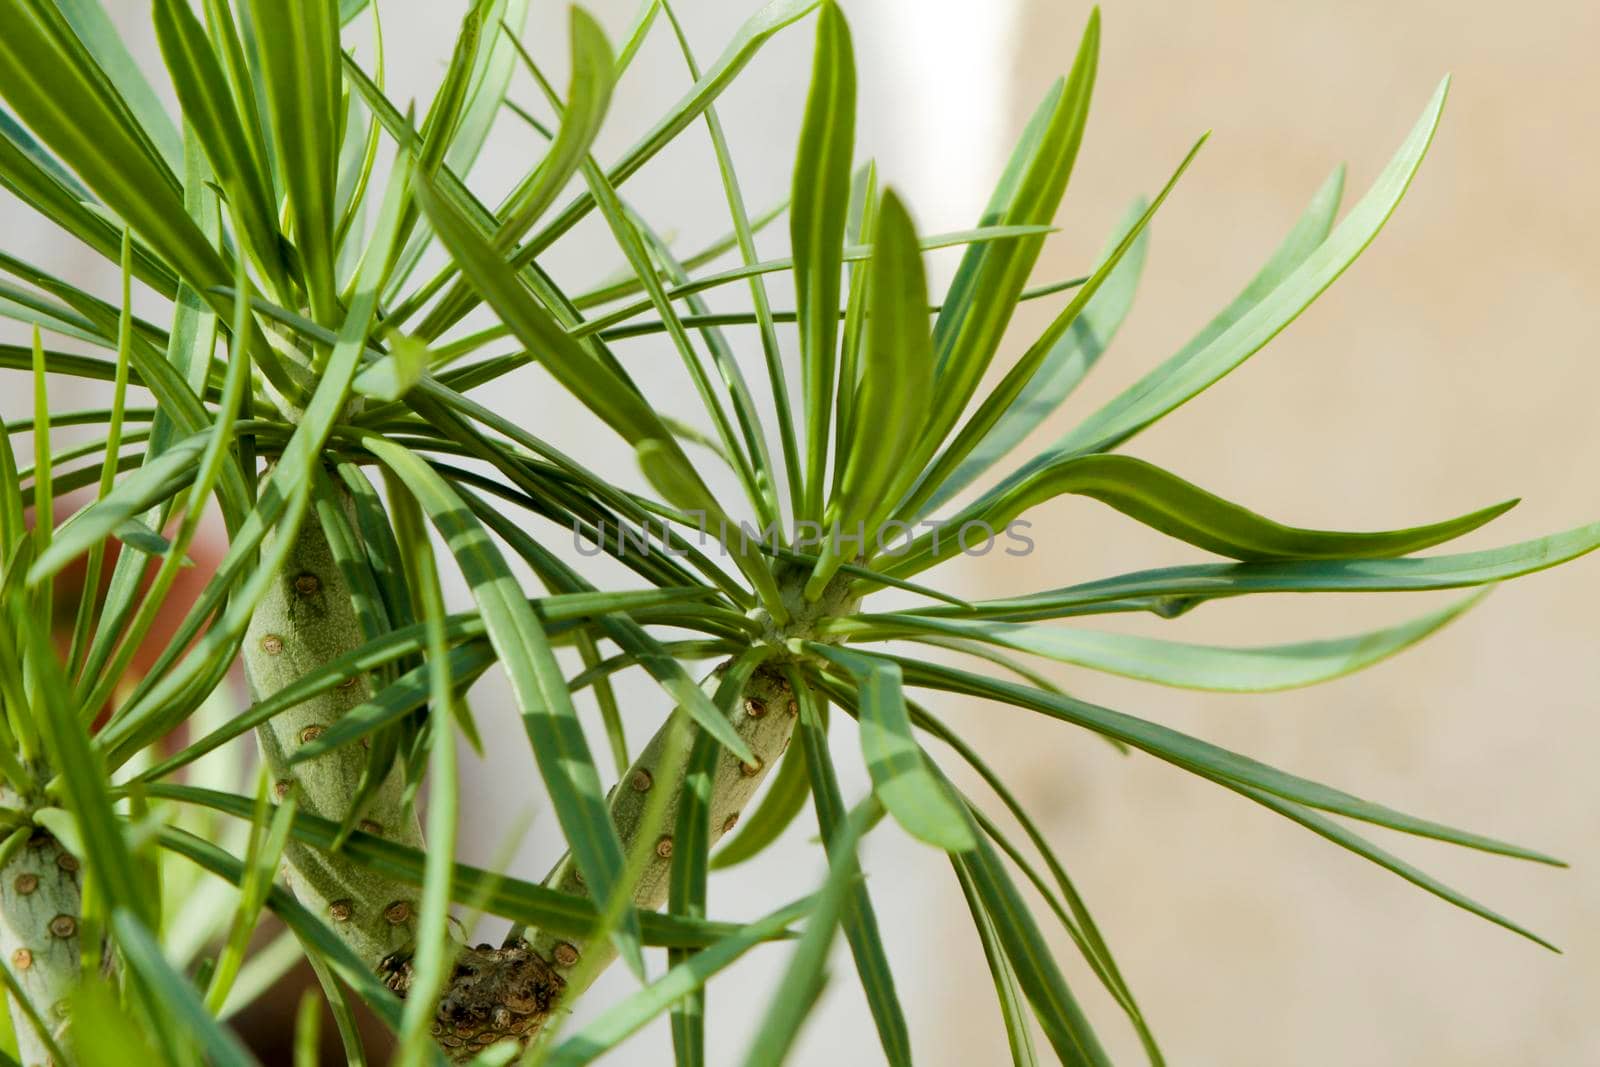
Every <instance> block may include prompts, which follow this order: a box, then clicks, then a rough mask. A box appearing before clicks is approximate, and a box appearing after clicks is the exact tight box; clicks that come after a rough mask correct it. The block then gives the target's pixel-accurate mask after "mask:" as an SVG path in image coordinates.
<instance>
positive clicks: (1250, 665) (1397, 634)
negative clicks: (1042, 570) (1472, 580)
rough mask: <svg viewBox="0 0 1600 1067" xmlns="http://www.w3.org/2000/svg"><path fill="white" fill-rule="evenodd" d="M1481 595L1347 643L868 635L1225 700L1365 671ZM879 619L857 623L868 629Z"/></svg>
mask: <svg viewBox="0 0 1600 1067" xmlns="http://www.w3.org/2000/svg"><path fill="white" fill-rule="evenodd" d="M1486 594H1487V591H1485V592H1484V593H1477V594H1474V595H1473V596H1470V597H1467V598H1466V599H1464V600H1461V601H1458V602H1456V603H1454V604H1451V605H1450V606H1448V607H1446V608H1443V609H1441V610H1439V611H1433V612H1429V613H1428V614H1426V615H1422V616H1419V617H1418V618H1415V619H1411V620H1409V621H1407V622H1404V623H1401V624H1399V625H1397V626H1386V627H1383V628H1381V629H1376V630H1368V631H1366V632H1364V633H1358V634H1351V635H1349V636H1347V637H1333V638H1324V639H1321V640H1316V641H1297V642H1293V643H1291V644H1282V645H1263V646H1259V647H1255V648H1239V647H1224V646H1218V645H1195V644H1187V643H1185V642H1182V641H1166V640H1162V639H1161V638H1155V637H1141V636H1138V635H1134V634H1120V633H1108V632H1104V631H1098V630H1079V629H1069V628H1067V627H1059V626H1040V625H1036V624H1030V623H1007V622H989V621H983V620H970V621H969V620H958V619H926V620H917V621H915V622H906V623H905V624H904V625H902V620H903V619H907V618H909V617H906V616H902V617H899V618H895V619H893V620H891V621H889V622H888V628H887V629H875V630H872V631H871V633H872V637H873V638H875V639H880V640H881V639H887V638H889V637H891V636H911V637H913V638H914V637H916V636H917V635H918V634H919V632H920V633H930V632H931V633H935V634H949V635H953V636H958V637H970V638H974V639H976V640H979V641H984V642H988V643H990V644H996V645H1001V646H1003V647H1005V648H1011V649H1015V650H1016V651H1018V652H1028V653H1032V654H1033V655H1036V656H1044V657H1045V658H1047V659H1053V660H1057V661H1059V662H1062V663H1071V664H1074V665H1076V666H1080V667H1089V668H1092V669H1094V670H1098V671H1107V672H1109V673H1111V674H1120V675H1123V676H1124V677H1127V678H1138V679H1140V680H1141V681H1146V682H1155V683H1157V684H1160V685H1170V686H1177V687H1179V688H1183V689H1210V690H1216V691H1220V692H1228V693H1264V692H1271V691H1274V690H1279V689H1294V688H1298V687H1300V686H1307V685H1316V684H1317V683H1319V682H1325V681H1329V680H1331V679H1333V678H1338V677H1341V676H1343V675H1346V674H1353V673H1355V672H1356V671H1359V670H1364V669H1365V668H1367V667H1370V666H1372V665H1373V664H1375V663H1378V662H1380V661H1382V660H1385V659H1388V658H1389V657H1390V656H1393V655H1395V654H1397V653H1399V652H1401V651H1403V650H1404V649H1407V648H1409V647H1411V646H1412V645H1414V644H1416V643H1417V642H1418V641H1421V640H1422V639H1423V638H1425V637H1427V636H1428V635H1429V634H1431V633H1434V632H1435V631H1437V630H1438V629H1439V628H1440V627H1442V626H1444V625H1445V624H1446V623H1448V622H1450V621H1452V620H1453V619H1455V618H1456V617H1457V616H1458V615H1460V614H1462V613H1463V612H1465V611H1466V610H1467V609H1468V608H1470V607H1472V606H1473V605H1475V604H1476V603H1477V602H1478V601H1480V600H1482V599H1483V597H1484V596H1485V595H1486ZM877 618H879V617H874V616H862V617H861V618H860V621H861V622H862V623H863V624H864V625H866V626H867V627H869V628H872V627H873V626H874V624H875V621H876V619H877Z"/></svg>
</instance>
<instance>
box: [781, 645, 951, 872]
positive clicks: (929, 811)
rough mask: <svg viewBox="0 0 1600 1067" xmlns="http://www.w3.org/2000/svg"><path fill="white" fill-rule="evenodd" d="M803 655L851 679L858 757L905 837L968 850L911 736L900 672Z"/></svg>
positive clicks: (826, 652) (870, 662) (844, 658)
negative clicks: (856, 701)
mask: <svg viewBox="0 0 1600 1067" xmlns="http://www.w3.org/2000/svg"><path fill="white" fill-rule="evenodd" d="M806 649H807V651H810V652H813V653H815V654H816V655H819V656H822V657H823V658H824V659H827V660H829V661H830V662H832V663H835V664H837V665H839V666H840V667H843V668H844V669H845V670H847V671H849V672H850V673H851V675H852V676H854V677H855V679H856V682H857V684H858V686H859V695H860V702H861V704H860V706H861V723H860V728H861V753H862V755H863V756H865V757H866V761H867V772H868V773H869V774H870V775H871V776H872V786H873V791H874V792H875V793H876V794H877V795H878V796H879V797H880V798H881V799H882V800H883V806H884V807H885V808H887V809H888V810H889V814H891V815H893V816H894V817H895V821H896V822H898V823H899V824H900V825H901V826H902V827H904V828H905V831H906V833H908V834H910V835H911V836H912V837H916V838H919V839H921V840H923V841H926V842H927V843H928V844H930V845H934V846H935V847H937V848H942V849H944V850H945V851H947V852H964V851H966V850H968V849H970V848H972V847H973V844H974V841H973V837H972V834H971V832H970V831H969V830H968V829H967V820H966V817H965V815H964V814H963V813H962V811H961V808H960V806H959V805H958V804H957V803H956V801H955V800H954V799H953V798H952V797H951V796H950V794H949V793H948V792H947V791H946V790H945V789H944V788H943V787H942V786H941V785H940V784H939V781H938V778H937V777H936V776H935V775H934V774H933V772H932V771H931V770H930V769H929V766H928V757H927V756H926V755H924V754H923V751H922V748H921V746H919V745H918V744H917V741H916V738H914V737H913V736H912V735H911V719H910V717H909V716H908V715H907V713H906V704H905V696H904V694H903V693H902V692H901V688H900V668H899V666H898V665H897V664H894V663H891V662H888V661H887V660H882V659H878V658H877V657H875V656H869V655H862V654H859V653H856V652H849V651H846V650H844V649H841V648H835V647H833V646H831V645H824V644H818V643H809V644H807V646H806Z"/></svg>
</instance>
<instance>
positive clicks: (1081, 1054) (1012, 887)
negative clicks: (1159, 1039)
mask: <svg viewBox="0 0 1600 1067" xmlns="http://www.w3.org/2000/svg"><path fill="white" fill-rule="evenodd" d="M950 862H951V863H952V864H953V865H954V866H955V867H956V868H957V869H958V871H960V872H961V874H962V875H964V876H965V877H964V878H963V879H962V880H963V882H964V884H970V885H971V887H972V891H973V892H974V894H976V896H977V897H978V899H979V900H980V901H981V902H982V903H983V908H984V911H985V913H986V914H987V915H988V917H989V920H990V921H991V922H992V923H993V924H994V932H995V937H996V940H997V941H998V942H999V943H1000V946H1001V947H1002V949H1003V950H1004V951H1005V954H1006V958H1007V959H1008V960H1009V961H1010V963H1011V966H1012V967H1013V968H1014V969H1015V971H1016V975H1017V980H1018V983H1019V984H1020V985H1021V986H1022V990H1023V993H1024V995H1026V996H1027V998H1028V1003H1029V1004H1031V1005H1032V1006H1033V1013H1034V1016H1035V1018H1037V1019H1038V1020H1039V1026H1040V1027H1041V1028H1042V1029H1043V1030H1044V1035H1045V1037H1046V1038H1047V1039H1048V1040H1049V1042H1050V1046H1051V1047H1052V1048H1053V1049H1055V1051H1056V1055H1057V1056H1059V1057H1061V1062H1062V1063H1063V1064H1065V1065H1068V1067H1075V1065H1081V1067H1091V1065H1092V1067H1110V1062H1111V1061H1110V1060H1109V1059H1108V1058H1107V1056H1106V1054H1105V1050H1104V1049H1102V1048H1101V1047H1100V1042H1099V1039H1098V1038H1096V1037H1095V1034H1094V1029H1093V1028H1092V1027H1091V1026H1090V1025H1089V1020H1088V1019H1087V1018H1086V1017H1085V1016H1084V1014H1083V1009H1082V1008H1080V1007H1079V1006H1078V1002H1077V999H1076V998H1075V997H1074V996H1073V995H1072V991H1071V990H1070V989H1069V988H1068V986H1067V982H1066V979H1065V978H1064V977H1063V976H1062V974H1061V970H1060V968H1059V967H1057V966H1056V962H1055V960H1054V959H1053V958H1052V957H1051V955H1050V947H1049V945H1048V944H1046V943H1045V940H1044V935H1043V934H1042V933H1040V931H1039V926H1038V924H1037V923H1036V922H1034V919H1033V915H1032V913H1031V912H1030V911H1029V910H1028V905H1027V902H1026V901H1025V900H1023V898H1022V894H1021V893H1019V892H1018V891H1017V887H1016V884H1015V883H1014V882H1012V880H1011V877H1010V876H1009V875H1008V874H1006V872H1005V868H1004V866H1003V865H1002V864H1001V862H1000V857H999V856H997V855H995V852H994V849H992V848H991V847H990V846H989V843H988V842H987V841H982V840H979V841H978V843H977V848H975V849H973V850H972V851H970V852H964V853H961V854H958V855H953V856H951V857H950Z"/></svg>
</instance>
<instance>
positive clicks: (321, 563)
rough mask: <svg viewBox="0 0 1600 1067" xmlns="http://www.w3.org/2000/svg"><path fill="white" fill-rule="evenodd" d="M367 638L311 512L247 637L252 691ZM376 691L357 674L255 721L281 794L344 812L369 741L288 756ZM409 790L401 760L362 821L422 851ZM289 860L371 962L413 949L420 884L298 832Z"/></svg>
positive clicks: (304, 898)
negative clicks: (293, 759) (312, 842)
mask: <svg viewBox="0 0 1600 1067" xmlns="http://www.w3.org/2000/svg"><path fill="white" fill-rule="evenodd" d="M339 493H340V498H341V499H340V503H341V504H342V505H343V506H344V507H345V509H346V511H347V512H348V511H350V500H349V498H348V497H347V496H345V495H344V493H343V489H342V487H341V489H340V490H339ZM351 525H352V527H353V526H354V522H353V521H352V523H351ZM363 641H364V635H363V634H362V632H361V626H360V624H359V622H358V620H357V617H356V612H355V608H354V606H353V603H352V593H351V589H350V586H349V584H348V582H347V581H346V579H345V577H344V575H343V574H342V573H341V572H340V570H339V567H338V565H337V563H336V562H335V560H334V555H333V552H332V551H331V549H330V548H329V546H328V539H327V537H326V535H325V534H324V532H323V530H322V527H321V525H320V524H319V523H318V522H317V521H316V519H315V518H308V519H307V521H306V522H305V523H304V524H302V527H301V529H300V531H299V534H298V536H297V537H296V539H295V543H294V547H293V549H292V550H291V551H290V553H289V556H288V558H287V559H286V560H285V562H284V567H283V570H282V571H281V572H280V573H279V575H278V576H277V578H276V579H275V580H274V581H273V583H272V587H271V589H270V590H269V591H268V593H267V595H266V596H265V598H263V600H262V601H261V603H260V605H259V606H257V608H256V611H255V614H254V616H253V617H252V618H251V620H250V627H249V630H248V631H247V633H246V636H245V646H244V662H245V671H246V674H247V675H248V677H249V679H250V687H251V689H252V690H253V692H254V695H255V699H257V700H263V699H266V698H267V697H270V696H272V695H273V694H274V693H277V692H278V691H280V690H281V689H283V688H284V687H285V686H288V685H289V684H291V683H292V682H295V681H297V680H298V679H299V678H301V677H302V676H303V675H305V674H306V673H308V672H310V671H312V670H315V669H316V668H318V667H321V666H322V665H324V664H326V663H328V662H329V661H330V660H333V659H335V658H337V657H338V656H340V655H342V654H344V653H346V652H349V651H351V650H352V649H355V648H358V647H359V646H360V645H361V644H362V643H363ZM372 692H373V690H372V685H371V683H370V682H369V680H368V679H367V678H366V677H364V676H363V677H360V678H356V679H353V680H352V682H351V683H350V684H347V685H346V686H344V687H343V688H336V689H333V690H330V691H329V692H328V693H326V694H324V695H322V696H319V697H314V698H312V699H310V700H307V701H304V702H303V703H300V704H297V705H295V706H294V707H293V708H291V709H289V710H288V711H286V712H284V713H282V714H280V715H278V716H275V717H274V718H272V719H271V720H269V721H268V722H267V723H266V724H264V725H262V726H261V727H259V728H257V730H256V740H257V743H258V744H259V745H260V748H261V755H262V758H263V760H264V761H265V763H266V765H267V769H268V772H269V773H270V774H271V775H272V780H273V786H272V788H273V792H274V794H275V796H277V797H278V798H280V799H281V798H282V797H285V796H287V795H288V793H289V790H290V789H294V790H296V791H297V795H298V796H299V801H300V806H301V810H303V811H308V812H311V813H312V814H315V815H320V816H322V817H323V818H325V819H332V820H335V821H340V820H342V819H344V818H345V816H346V815H347V814H348V813H349V809H350V803H351V801H352V799H353V798H354V797H355V796H356V795H357V792H358V789H359V786H360V782H361V776H362V772H363V771H364V769H365V766H366V756H365V752H364V749H363V748H362V747H360V746H355V745H350V746H345V747H343V748H338V749H335V750H333V751H331V752H329V753H327V754H326V755H323V756H320V757H318V758H316V759H312V760H307V761H306V762H304V763H299V764H295V765H293V766H291V765H290V764H289V756H290V755H291V754H292V753H293V752H294V751H295V750H296V749H297V748H298V747H299V746H301V745H303V744H305V743H306V742H307V741H310V740H312V739H314V738H315V737H317V736H318V735H320V734H321V733H322V732H323V731H324V730H326V729H327V728H328V727H330V726H332V725H333V724H334V723H335V722H337V721H338V720H339V719H340V718H341V717H342V716H343V715H344V714H345V713H346V712H348V711H349V710H350V709H352V708H354V707H356V706H357V705H359V704H361V703H362V702H363V701H365V700H368V699H369V698H370V697H371V696H372ZM403 793H404V783H403V782H402V780H401V773H400V767H399V765H398V764H396V765H395V766H394V767H392V768H391V769H390V772H389V775H388V777H387V778H385V779H384V782H383V785H382V787H381V788H380V789H378V791H377V792H376V794H375V795H374V797H373V798H372V801H371V803H370V805H368V807H367V809H366V811H365V812H364V813H363V817H362V820H361V822H360V824H359V825H360V828H361V829H362V830H364V831H366V832H368V833H371V834H376V835H378V836H381V837H384V838H387V839H388V840H390V841H394V842H396V843H398V844H401V845H406V846H408V847H410V848H417V849H420V848H421V847H422V830H421V828H420V826H419V825H418V822H417V816H416V813H415V811H413V810H412V808H411V806H410V805H408V804H407V803H406V802H405V798H404V796H403ZM284 868H285V873H286V874H287V876H288V880H289V884H290V887H291V888H292V889H293V890H294V893H295V895H296V896H297V897H298V898H299V899H300V902H301V903H302V904H304V905H306V907H307V908H309V909H310V910H311V911H313V912H314V913H316V914H319V915H321V916H323V918H325V919H326V920H327V921H328V923H329V924H330V925H331V926H332V928H333V929H334V930H335V931H336V932H337V933H338V934H339V935H340V936H341V937H342V938H344V940H345V941H346V942H347V943H348V944H349V945H350V946H351V948H353V949H355V951H356V952H357V953H358V954H359V955H360V956H361V958H362V959H364V960H367V961H369V962H370V963H371V965H372V966H373V967H374V969H376V968H377V967H378V966H379V965H380V964H381V963H382V962H383V961H384V960H386V959H388V958H389V957H390V956H391V955H393V954H395V953H399V952H404V951H405V950H407V949H408V948H409V947H410V945H411V943H412V939H413V930H414V925H415V912H416V901H415V897H416V890H415V889H414V888H413V887H411V886H407V885H405V884H404V883H401V882H397V881H394V880H392V879H390V878H386V877H384V876H383V875H380V874H377V873H375V872H373V871H371V870H369V869H367V868H365V867H361V866H359V865H357V864H355V863H353V862H351V861H349V860H347V859H345V858H344V857H343V856H341V855H339V854H337V853H332V854H330V853H327V852H323V851H319V850H317V849H313V848H311V847H309V846H307V845H304V844H301V843H299V842H297V841H294V840H291V841H290V842H289V845H288V847H287V849H286V850H285V853H284Z"/></svg>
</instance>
